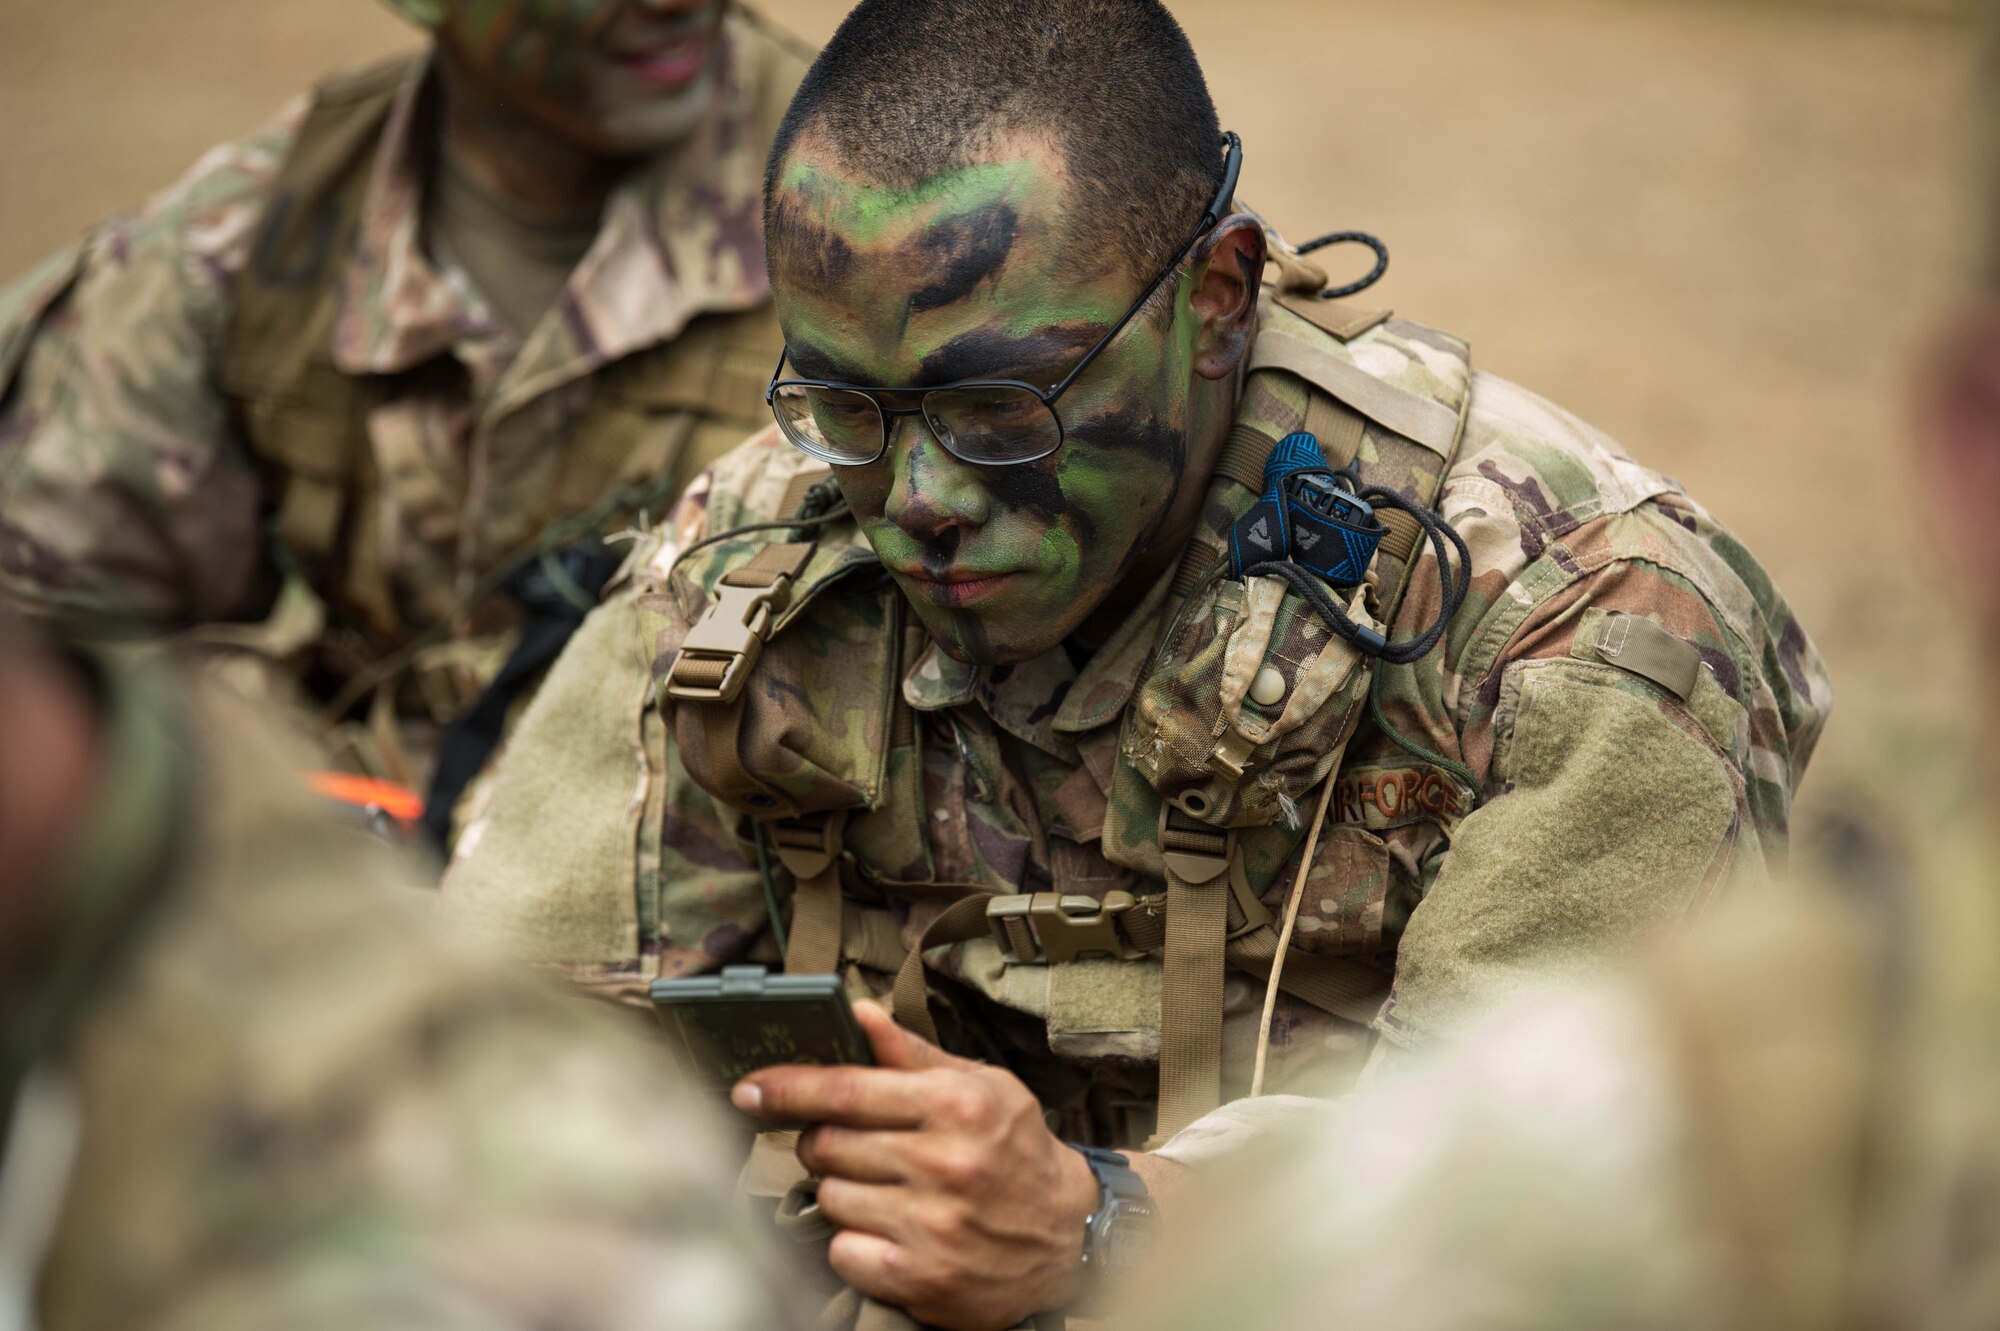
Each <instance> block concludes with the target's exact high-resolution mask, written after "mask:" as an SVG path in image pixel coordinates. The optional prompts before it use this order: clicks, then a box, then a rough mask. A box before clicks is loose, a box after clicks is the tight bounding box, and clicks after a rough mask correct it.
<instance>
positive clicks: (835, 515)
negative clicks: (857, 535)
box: [667, 485, 848, 578]
mask: <svg viewBox="0 0 2000 1331" xmlns="http://www.w3.org/2000/svg"><path fill="white" fill-rule="evenodd" d="M817 489H819V486H817V485H815V486H814V487H813V490H817ZM813 490H808V491H806V501H805V504H804V505H802V506H801V507H802V508H804V507H808V506H811V505H812V503H813ZM847 513H848V508H847V505H846V503H845V502H842V503H840V504H837V505H836V506H835V507H834V508H832V509H829V510H827V511H826V512H822V513H819V514H816V515H814V516H812V517H791V518H787V519H785V520H784V521H782V522H746V523H744V524H743V525H742V526H741V527H731V528H730V529H729V530H728V531H719V532H717V533H716V534H715V535H713V536H710V537H706V538H705V539H703V540H699V541H696V542H695V543H694V544H693V545H691V546H689V547H688V548H687V549H685V550H683V551H681V552H680V553H679V554H678V555H676V556H674V562H673V563H672V564H670V565H668V566H667V576H668V577H670V578H671V577H672V576H674V574H675V573H676V572H678V571H679V569H680V566H681V565H682V564H684V563H686V562H687V560H688V558H689V556H691V555H695V554H699V553H700V552H701V551H703V550H706V549H708V547H709V546H711V545H718V544H720V543H721V542H723V541H730V540H734V539H735V538H736V537H738V536H747V535H748V534H749V533H751V532H753V531H801V530H804V529H805V528H808V527H821V526H824V525H826V524H827V523H829V522H838V521H839V520H840V519H842V518H844V517H846V516H847Z"/></svg>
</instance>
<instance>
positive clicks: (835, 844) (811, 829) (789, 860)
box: [771, 809, 847, 879]
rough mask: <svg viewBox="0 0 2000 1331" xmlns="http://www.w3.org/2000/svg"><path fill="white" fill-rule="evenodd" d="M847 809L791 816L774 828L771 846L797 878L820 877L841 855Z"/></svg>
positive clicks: (779, 859) (782, 862) (780, 860)
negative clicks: (799, 816) (800, 816)
mask: <svg viewBox="0 0 2000 1331" xmlns="http://www.w3.org/2000/svg"><path fill="white" fill-rule="evenodd" d="M846 829H847V810H845V809H835V810H833V811H832V812H830V813H816V814H809V815H807V816H806V817H804V818H787V819H784V820H783V821H781V822H779V823H777V824H776V825H774V826H773V827H772V829H771V848H772V849H773V850H774V851H776V852H777V855H778V861H779V862H780V863H781V864H783V865H784V866H785V868H786V869H788V870H789V871H790V872H791V874H792V876H793V877H794V878H798V879H808V878H817V877H819V875H821V874H823V873H825V872H826V871H827V870H828V869H829V868H831V867H832V865H833V862H834V861H835V860H837V859H839V858H840V851H841V847H842V845H843V844H844V843H843V840H842V834H843V833H844V832H845V831H846Z"/></svg>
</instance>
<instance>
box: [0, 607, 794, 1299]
mask: <svg viewBox="0 0 2000 1331" xmlns="http://www.w3.org/2000/svg"><path fill="white" fill-rule="evenodd" d="M210 695H214V696H210ZM0 736H4V737H5V739H4V741H0V1037H4V1043H0V1140H4V1143H5V1146H4V1155H0V1327H4V1328H7V1331H22V1329H24V1328H28V1327H34V1326H39V1327H41V1328H43V1329H44V1331H68V1329H69V1328H79V1329H81V1328H120V1327H135V1326H142V1325H143V1326H149V1327H176V1328H187V1329H188V1331H225V1329H227V1328H236V1327H243V1328H251V1327H272V1326H292V1327H316V1326H325V1327H364V1326H365V1327H408V1328H440V1327H451V1328H467V1329H468V1331H470V1329H472V1328H479V1329H481V1331H500V1329H501V1328H509V1329H512V1328H519V1331H529V1329H530V1328H535V1329H539V1328H555V1327H561V1328H613V1327H617V1328H633V1329H634V1331H638V1329H639V1328H660V1327H680V1328H715V1329H716V1331H724V1329H727V1331H765V1329H766V1328H773V1327H778V1328H782V1327H784V1326H788V1325H791V1324H792V1323H791V1321H790V1319H789V1316H788V1314H787V1312H786V1310H785V1308H784V1306H783V1299H782V1296H781V1294H780V1293H779V1291H780V1290H781V1289H782V1288H783V1280H782V1273H780V1272H777V1271H774V1270H773V1269H771V1268H770V1267H769V1266H768V1265H767V1264H766V1261H765V1254H764V1253H763V1251H762V1250H761V1249H760V1248H759V1247H758V1246H757V1245H755V1244H754V1243H752V1242H750V1241H748V1239H747V1237H746V1235H745V1233H744V1231H743V1229H742V1228H741V1226H740V1225H739V1223H738V1222H739V1221H740V1220H741V1219H742V1217H741V1216H740V1215H739V1214H738V1207H737V1206H736V1205H734V1204H732V1200H731V1197H730V1194H729V1184H730V1179H729V1170H728V1167H727V1164H726V1162H725V1160H724V1158H723V1157H724V1155H725V1152H726V1147H725V1146H724V1145H722V1143H721V1142H720V1141H719V1140H718V1139H717V1138H715V1137H712V1136H711V1135H710V1133H711V1132H713V1131H716V1127H715V1125H714V1124H713V1123H712V1122H711V1121H710V1120H709V1119H708V1118H707V1117H705V1116H702V1115H701V1114H699V1113H698V1112H697V1110H696V1108H695V1107H694V1106H692V1105H691V1104H690V1103H689V1102H688V1101H687V1100H686V1099H684V1098H683V1096H682V1095H681V1093H680V1092H679V1090H678V1088H677V1087H676V1086H675V1085H674V1081H673V1078H672V1077H671V1076H669V1075H666V1074H665V1072H664V1065H663V1062H662V1055H661V1053H660V1051H659V1049H658V1048H657V1047H656V1046H653V1045H649V1044H644V1043H641V1042H639V1041H637V1040H635V1039H634V1038H633V1037H632V1036H631V1035H630V1034H629V1033H628V1032H626V1031H623V1030H615V1029H612V1028H610V1027H609V1026H608V1025H607V1024H606V1023H605V1021H604V1020H603V1019H602V1018H601V1017H600V1016H598V1015H597V1014H593V1013H588V1012H582V1011H578V1010H575V1009H576V1005H575V1003H574V1001H573V1000H570V1001H565V1000H562V999H559V998H556V997H554V996H552V995H549V994H545V993H540V992H536V991H533V990H531V989H527V988H524V987H522V986H521V985H520V984H519V983H518V981H509V980H503V979H502V978H501V977H500V976H499V974H498V973H497V971H496V970H495V969H494V968H493V967H492V966H491V964H490V963H488V962H486V961H485V960H483V959H481V960H474V959H472V957H471V956H470V954H469V953H467V952H465V951H463V950H460V949H457V948H455V947H454V946H453V944H452V942H451V941H450V940H448V939H442V938H440V937H439V936H438V935H437V933H436V931H435V929H434V928H433V926H432V924H431V922H430V921H429V920H428V919H427V918H425V916H426V915H427V914H428V912H427V911H419V909H418V908H419V907H421V906H423V905H424V904H425V902H424V899H423V898H421V897H419V896H418V895H417V894H416V893H415V892H413V891H411V890H410V886H409V884H410V883H411V881H412V880H411V879H410V878H409V877H408V873H407V866H405V865H404V864H403V863H402V862H401V857H400V856H399V855H398V854H397V853H396V852H394V851H392V850H391V849H390V848H389V847H388V846H387V845H386V844H384V843H382V842H380V841H378V840H376V839H375V838H373V837H370V836H368V835H366V834H364V833H362V832H361V831H359V830H358V829H354V828H349V827H345V826H341V825H338V824H335V823H332V822H328V821H327V820H326V818H327V814H326V811H325V810H323V809H321V808H319V807H317V806H316V805H315V804H314V803H312V802H311V801H310V797H309V796H307V795H306V794H305V792H304V791H303V789H302V788H300V787H299V786H298V783H297V781H296V779H295V778H294V776H293V773H292V771H291V766H292V762H293V760H294V759H295V758H296V757H297V755H296V754H292V753H289V752H283V751H281V750H280V747H279V746H278V745H277V744H276V743H275V742H274V741H273V740H272V739H271V738H270V737H269V736H268V735H267V732H266V731H265V730H264V729H263V728H261V726H260V724H259V722H258V719H257V718H255V717H246V715H244V714H243V705H242V704H241V703H240V702H231V701H229V698H228V696H227V695H226V694H224V693H223V691H221V690H217V689H214V688H212V687H211V688H208V689H195V688H191V687H190V686H188V685H186V684H185V683H184V682H183V681H180V680H178V679H175V678H170V677H168V676H167V675H165V674H164V672H149V671H142V670H137V669H133V668H129V667H126V666H121V665H117V664H113V663H111V662H108V661H105V660H102V659H98V658H83V657H71V656H60V655H57V654H55V653H52V652H48V651H44V650H42V649H41V647H40V646H39V645H38V644H36V643H35V642H33V641H31V640H30V639H29V638H27V637H26V636H24V634H23V632H22V630H21V626H20V625H19V624H18V623H15V622H9V621H8V620H7V618H6V613H5V612H4V611H0ZM656 1074H657V1075H656Z"/></svg>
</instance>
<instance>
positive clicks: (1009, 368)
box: [917, 323, 1104, 387]
mask: <svg viewBox="0 0 2000 1331" xmlns="http://www.w3.org/2000/svg"><path fill="white" fill-rule="evenodd" d="M1103 336H1104V328H1103V326H1101V325H1098V324H1090V323H1084V324H1051V325H1050V326H1049V327H1047V328H1038V329H1036V330H1035V331H1034V332H1032V333H1028V334H1025V335H1022V336H1018V337H1017V336H1014V335H1012V334H1008V333H996V332H993V331H991V330H988V329H975V330H974V331H972V332H970V333H964V334H961V335H960V336H958V337H955V338H953V339H952V340H951V341H949V342H947V343H945V344H944V345H943V346H941V347H939V348H938V349H937V350H936V351H933V352H932V353H931V354H930V355H928V356H926V357H924V360H923V364H922V365H921V366H919V367H918V370H917V382H918V383H919V384H948V383H954V382H956V381H957V380H960V379H1020V380H1024V381H1025V382H1028V383H1032V384H1039V385H1041V386H1042V387H1048V386H1050V385H1052V384H1054V383H1055V381H1056V380H1058V379H1060V378H1062V376H1063V375H1065V374H1068V373H1069V371H1070V368H1071V365H1072V363H1073V362H1074V360H1075V358H1076V357H1077V356H1080V355H1082V354H1083V353H1084V352H1085V351H1087V350H1089V349H1090V347H1092V346H1093V345H1095V344H1096V342H1097V339H1098V338H1100V337H1103Z"/></svg>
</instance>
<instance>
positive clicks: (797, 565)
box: [722, 541, 813, 587]
mask: <svg viewBox="0 0 2000 1331" xmlns="http://www.w3.org/2000/svg"><path fill="white" fill-rule="evenodd" d="M812 552H813V545H812V543H811V542H810V541H798V542H792V543H786V544H781V545H767V546H765V547H764V548H763V549H761V550H759V551H758V552H757V555H756V557H755V558H754V559H752V560H751V561H750V562H749V563H747V564H745V565H743V566H742V567H741V568H733V569H730V570H729V572H727V573H725V574H723V575H722V585H723V586H725V587H771V586H775V585H776V584H777V583H778V581H779V580H780V579H783V578H796V577H797V576H798V575H799V571H800V570H801V569H803V568H805V566H806V561H807V560H809V559H811V558H812Z"/></svg>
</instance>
